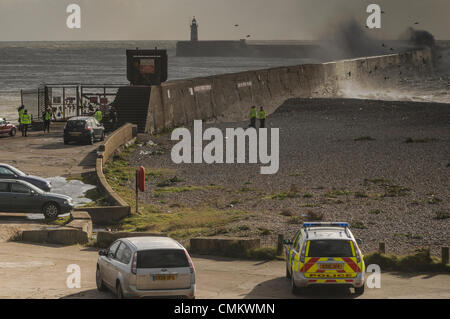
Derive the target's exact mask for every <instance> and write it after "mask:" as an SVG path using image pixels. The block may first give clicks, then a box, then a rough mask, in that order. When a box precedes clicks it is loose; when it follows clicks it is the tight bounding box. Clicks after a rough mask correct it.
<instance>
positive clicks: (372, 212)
mask: <svg viewBox="0 0 450 319" xmlns="http://www.w3.org/2000/svg"><path fill="white" fill-rule="evenodd" d="M369 214H370V215H380V214H384V212H383V211H382V210H381V209H372V210H371V211H370V212H369Z"/></svg>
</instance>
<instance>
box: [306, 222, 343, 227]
mask: <svg viewBox="0 0 450 319" xmlns="http://www.w3.org/2000/svg"><path fill="white" fill-rule="evenodd" d="M303 227H304V228H307V227H344V228H347V227H349V224H348V223H303Z"/></svg>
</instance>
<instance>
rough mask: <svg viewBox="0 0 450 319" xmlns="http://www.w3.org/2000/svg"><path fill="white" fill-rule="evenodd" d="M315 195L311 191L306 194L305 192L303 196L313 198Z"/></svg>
mask: <svg viewBox="0 0 450 319" xmlns="http://www.w3.org/2000/svg"><path fill="white" fill-rule="evenodd" d="M313 197H314V195H313V194H311V193H305V194H303V198H313Z"/></svg>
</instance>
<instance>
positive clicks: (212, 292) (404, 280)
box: [0, 243, 450, 299]
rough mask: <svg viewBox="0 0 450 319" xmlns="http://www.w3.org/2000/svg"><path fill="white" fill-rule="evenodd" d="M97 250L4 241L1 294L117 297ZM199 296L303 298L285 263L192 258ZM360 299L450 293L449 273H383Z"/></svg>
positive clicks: (320, 292)
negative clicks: (72, 272)
mask: <svg viewBox="0 0 450 319" xmlns="http://www.w3.org/2000/svg"><path fill="white" fill-rule="evenodd" d="M97 256H98V254H97V250H94V249H90V248H83V247H78V246H72V247H59V246H51V245H30V244H23V243H2V244H0V298H89V299H91V298H92V299H98V298H103V299H105V298H114V295H113V294H111V293H99V292H98V291H97V290H96V288H95V266H96V261H97ZM193 261H194V264H195V267H196V271H197V298H200V299H203V298H212V299H214V298H225V299H228V298H237V299H244V298H248V299H252V298H282V299H289V298H299V297H295V296H293V295H292V294H291V293H290V289H289V282H288V281H287V280H286V279H285V278H284V271H285V270H284V269H285V268H284V262H282V261H272V262H261V261H234V260H227V259H205V258H193ZM72 264H76V265H79V266H80V269H81V289H68V288H67V286H66V280H67V277H68V276H69V273H67V272H66V270H67V267H68V266H69V265H72ZM305 297H306V298H354V295H352V294H351V293H350V290H348V289H323V288H321V289H311V291H310V292H309V293H308V295H306V296H305ZM359 298H446V299H448V298H450V275H434V274H432V275H407V274H394V273H385V274H383V275H382V282H381V289H366V293H365V294H364V295H363V296H361V297H359Z"/></svg>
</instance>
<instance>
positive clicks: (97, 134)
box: [64, 116, 105, 145]
mask: <svg viewBox="0 0 450 319" xmlns="http://www.w3.org/2000/svg"><path fill="white" fill-rule="evenodd" d="M104 139H105V128H104V127H103V125H101V124H100V123H99V122H98V121H97V120H96V119H95V118H93V117H87V116H83V117H81V116H80V117H73V118H71V119H69V120H68V121H67V124H66V126H65V127H64V144H69V143H70V142H84V143H88V144H91V145H92V144H94V143H95V141H103V140H104Z"/></svg>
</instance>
